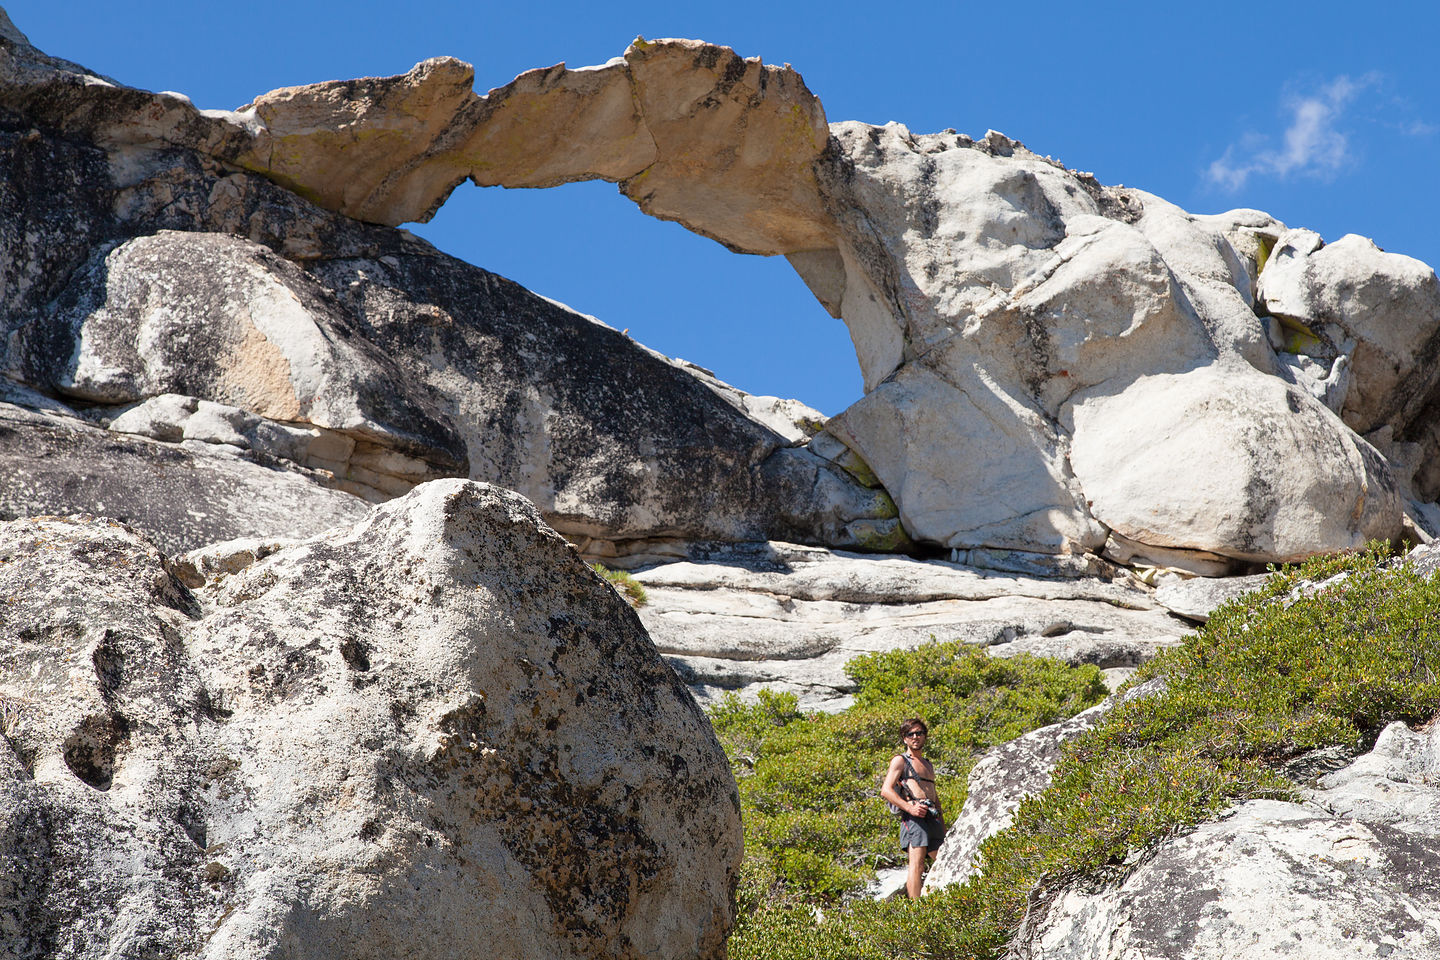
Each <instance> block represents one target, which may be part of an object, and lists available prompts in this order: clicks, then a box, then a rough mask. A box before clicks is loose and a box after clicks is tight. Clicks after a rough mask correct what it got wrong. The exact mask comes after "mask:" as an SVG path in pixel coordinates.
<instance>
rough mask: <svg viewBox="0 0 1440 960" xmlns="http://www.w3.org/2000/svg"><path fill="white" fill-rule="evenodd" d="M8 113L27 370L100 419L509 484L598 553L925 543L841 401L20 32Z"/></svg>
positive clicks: (21, 451) (16, 327)
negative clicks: (435, 228)
mask: <svg viewBox="0 0 1440 960" xmlns="http://www.w3.org/2000/svg"><path fill="white" fill-rule="evenodd" d="M737 62H738V61H737ZM442 72H443V71H442ZM767 75H768V74H767ZM426 76H429V74H426ZM436 76H438V74H436ZM757 82H758V81H757ZM767 82H768V81H767ZM776 89H777V90H778V88H776ZM737 95H738V94H737ZM297 96H298V94H297ZM282 99H283V98H282ZM290 99H291V100H294V99H295V98H294V97H292V98H290ZM301 99H303V97H302V98H301ZM382 99H383V98H382ZM287 102H289V101H287ZM296 102H298V101H296ZM386 102H389V101H386ZM407 102H408V101H407ZM277 109H279V108H277ZM287 109H288V108H287ZM282 112H283V111H282ZM0 114H3V116H4V117H6V118H8V119H6V121H5V123H4V124H0V195H3V197H4V198H5V209H6V211H7V213H6V217H5V218H4V221H3V223H0V253H3V256H0V270H4V271H8V272H6V273H5V274H4V279H3V282H0V369H3V372H4V373H5V375H6V376H8V377H9V378H10V379H12V380H15V381H17V382H19V383H22V384H25V385H28V386H29V387H30V388H33V389H34V390H38V391H40V392H41V394H43V395H44V396H47V397H50V398H61V399H62V400H63V401H64V402H66V403H68V404H73V405H77V406H83V407H84V408H85V411H84V412H85V414H86V416H87V418H89V419H91V420H92V421H93V422H95V423H97V424H99V425H102V426H107V427H108V428H109V429H110V430H112V431H114V432H117V433H129V434H137V435H140V436H146V437H150V438H151V439H155V440H160V441H162V442H165V443H181V442H184V441H186V440H188V439H197V438H198V439H201V440H204V441H207V442H211V443H216V444H223V445H229V446H232V447H236V448H238V449H241V450H246V451H249V452H250V453H251V454H253V455H254V456H256V457H260V458H266V462H267V463H268V464H269V465H271V466H274V467H276V468H277V469H283V470H288V471H290V472H291V473H293V474H295V476H297V477H303V478H305V480H306V481H307V482H311V483H319V484H323V485H325V486H329V487H332V488H335V489H339V490H343V491H346V492H348V493H351V494H354V495H356V496H357V497H360V498H363V499H366V500H370V501H372V502H379V501H383V500H386V499H388V498H390V497H393V496H397V495H399V494H402V493H404V492H405V491H407V490H409V489H410V488H412V487H413V486H414V485H415V484H417V483H420V482H423V481H425V480H429V479H434V478H437V477H444V476H457V475H458V476H469V477H471V478H474V479H481V480H486V481H493V482H496V483H500V484H503V485H505V486H508V487H510V488H513V489H516V490H518V491H520V492H522V493H524V494H525V495H526V496H528V497H530V498H531V499H532V500H534V501H535V502H536V504H537V505H539V507H540V508H541V510H542V512H543V513H544V515H545V516H546V517H547V519H548V520H550V521H551V522H552V523H553V524H554V525H556V526H557V527H558V528H560V529H561V530H562V531H563V532H565V533H567V534H569V535H571V536H572V537H575V538H589V539H590V541H593V543H592V545H593V547H594V549H593V550H592V552H593V553H595V554H597V555H605V554H610V555H614V554H623V553H626V552H628V551H629V550H630V549H632V545H633V543H634V542H635V541H647V540H654V539H657V538H670V539H676V538H678V539H697V538H714V539H726V540H755V539H766V538H771V537H780V538H785V539H791V540H800V541H805V542H818V543H826V544H832V545H838V546H845V547H866V548H871V549H896V548H904V547H905V546H906V545H908V543H909V541H908V539H907V537H906V535H905V531H904V530H903V528H902V527H901V526H900V523H899V521H898V519H897V514H896V508H895V506H894V504H893V502H892V501H891V500H890V498H889V497H888V496H887V495H886V493H885V491H884V490H883V489H878V484H877V483H876V481H874V480H873V479H872V478H868V477H867V478H865V479H864V481H863V482H862V480H861V479H857V478H856V475H855V472H859V473H860V474H861V475H862V476H863V470H860V469H859V467H858V466H856V465H855V464H853V463H851V462H850V461H852V460H853V456H850V457H848V458H846V455H847V454H848V451H845V450H844V449H843V448H839V446H838V445H836V447H837V449H834V450H832V451H831V455H832V456H838V457H842V458H843V459H846V462H845V463H844V464H839V463H835V462H832V458H831V456H824V455H820V454H817V453H816V452H815V451H813V450H811V449H808V448H807V447H806V446H805V444H806V441H807V440H808V438H809V437H810V435H811V434H813V433H814V432H815V430H816V429H817V428H818V426H819V423H820V421H821V420H822V419H823V418H822V417H821V416H820V415H819V414H818V413H816V412H815V411H813V410H809V409H808V408H804V407H803V406H802V405H799V404H795V403H794V402H793V401H778V400H775V399H774V398H757V397H750V396H748V395H746V394H743V393H742V392H740V391H738V390H735V389H734V388H732V387H729V386H728V385H725V384H722V383H721V382H719V381H718V380H716V379H715V378H714V377H713V376H711V375H709V374H708V373H706V372H705V371H702V370H700V369H699V368H696V367H693V366H690V365H686V364H681V363H678V362H675V361H671V360H669V359H668V358H665V357H662V356H660V355H658V354H655V353H654V352H653V351H649V350H646V349H645V348H644V347H642V346H640V345H639V344H636V343H635V342H634V341H632V340H630V339H628V338H627V337H625V336H624V335H623V334H621V333H620V332H618V331H616V330H614V329H612V328H610V327H608V326H606V325H604V324H602V323H600V322H598V321H596V320H594V319H593V318H589V317H584V316H581V315H579V314H576V313H574V312H573V311H570V310H568V309H566V308H564V307H562V306H560V305H558V304H555V303H553V302H551V301H549V300H546V299H544V298H543V297H538V296H536V295H534V294H531V293H529V292H528V291H526V290H524V289H522V288H520V287H518V286H516V285H514V284H512V283H509V282H508V281H505V280H502V279H501V278H499V277H496V276H494V275H493V274H489V273H486V272H485V271H483V270H480V269H478V268H476V267H472V266H469V265H467V264H463V263H461V262H460V261H457V260H454V259H453V258H449V257H446V256H444V255H442V254H440V253H438V252H437V251H435V250H434V249H433V248H431V247H430V246H429V245H428V244H425V243H423V242H421V241H419V240H417V239H415V238H414V237H411V236H409V235H408V234H406V233H404V232H403V231H395V230H390V229H387V228H382V227H375V226H369V225H365V224H362V223H358V222H356V221H354V220H352V219H349V218H347V217H345V216H341V215H337V214H334V213H329V212H326V211H324V210H322V209H320V208H318V207H315V206H314V205H312V204H311V203H309V202H308V201H306V200H304V199H302V198H301V197H299V196H297V195H295V194H294V193H291V192H289V191H287V190H284V189H281V188H280V187H277V186H276V185H274V184H273V183H271V182H269V181H267V180H264V179H262V178H260V177H257V176H254V175H251V174H247V173H243V172H236V171H235V170H234V168H233V167H224V166H222V165H220V164H219V163H218V162H217V161H216V160H215V159H214V156H216V155H218V153H217V151H218V152H219V153H223V151H221V150H220V148H219V147H218V146H217V144H220V143H222V142H229V140H228V139H227V138H232V137H235V136H242V138H243V137H249V136H250V133H247V132H245V131H248V130H250V129H251V127H253V123H251V121H248V120H247V121H245V122H244V123H241V124H240V126H238V127H237V126H234V124H236V123H238V122H239V121H237V120H236V119H235V117H234V116H232V115H226V114H211V113H202V112H198V111H195V110H194V108H193V107H191V106H190V105H189V104H188V102H186V101H184V100H183V99H177V98H176V97H174V96H171V95H161V94H148V93H145V92H144V91H137V90H131V89H129V88H124V87H119V86H117V85H115V84H113V83H112V82H110V81H106V80H104V79H102V78H98V77H95V76H93V75H90V74H87V73H85V72H84V71H83V70H82V69H81V68H79V67H76V66H74V65H73V64H66V63H64V62H63V61H57V60H54V59H52V58H48V57H45V56H44V55H43V54H40V53H39V52H38V51H35V50H34V49H33V48H30V47H28V46H25V45H22V44H20V43H18V42H15V41H14V39H13V38H9V39H5V40H0ZM227 124H228V125H229V126H227ZM245 124H250V126H246V125H245ZM232 127H233V129H232ZM217 131H218V132H217ZM226 131H228V132H226ZM237 131H239V132H237ZM757 135H758V134H757ZM322 139H323V138H322ZM245 142H247V143H248V142H249V141H248V140H246V141H245ZM275 155H276V156H277V157H278V156H280V154H279V153H276V154H275ZM757 162H758V161H757ZM16 402H20V403H25V404H29V403H31V402H33V395H32V400H31V401H26V400H20V401H16ZM15 444H16V445H15V446H14V447H13V452H11V453H9V454H7V457H8V458H9V459H10V460H11V461H12V462H14V463H16V464H17V465H21V464H26V466H24V468H23V470H28V469H30V467H29V466H28V461H27V460H26V456H27V454H26V453H25V447H24V444H23V442H22V441H21V440H20V439H19V438H16V440H15ZM35 469H43V468H41V467H36V468H35ZM23 470H22V471H21V472H23ZM867 484H868V485H867ZM71 506H73V507H81V508H84V509H91V510H94V509H96V507H95V506H94V505H93V504H83V503H82V504H71ZM132 516H133V518H134V520H135V521H136V522H142V520H143V519H144V518H142V517H141V516H140V515H138V514H132ZM150 519H155V518H153V517H152V518H150ZM145 522H148V521H145ZM152 532H153V533H155V534H156V535H157V536H159V537H161V538H162V540H164V541H165V543H166V545H167V546H172V547H174V546H184V547H194V546H199V545H200V544H201V543H203V542H205V540H204V539H198V540H197V539H194V538H192V537H191V536H190V533H189V532H188V531H186V530H182V529H172V528H156V529H153V530H152ZM310 532H314V528H307V529H305V530H303V531H300V530H295V531H286V530H283V529H281V530H277V529H274V528H273V527H255V528H251V529H245V528H243V527H240V526H239V525H238V524H237V527H236V528H235V529H229V530H224V531H215V533H216V534H217V535H219V536H221V537H225V538H228V537H233V536H238V535H244V534H252V535H273V534H287V533H290V534H294V533H310Z"/></svg>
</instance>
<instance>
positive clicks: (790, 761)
mask: <svg viewBox="0 0 1440 960" xmlns="http://www.w3.org/2000/svg"><path fill="white" fill-rule="evenodd" d="M846 669H847V671H848V672H849V674H850V676H851V678H852V679H853V680H854V681H855V683H856V685H857V687H858V692H857V693H856V696H855V704H854V706H852V707H851V708H849V709H848V710H846V711H844V712H842V713H838V714H821V713H808V714H807V713H802V712H801V711H800V710H798V709H797V706H796V698H795V696H794V694H775V693H770V692H768V691H762V692H761V694H760V697H759V702H758V703H755V704H744V703H741V702H740V700H739V699H738V698H736V697H735V696H734V695H730V696H728V697H726V698H725V699H724V700H722V701H721V703H720V704H719V705H717V706H716V707H714V708H713V709H712V710H711V716H710V718H711V722H712V723H713V724H714V726H715V730H716V733H717V734H718V735H719V737H720V741H721V743H723V744H724V745H725V749H726V752H727V754H728V755H729V757H730V759H731V765H732V768H733V769H734V772H735V778H736V781H737V782H738V783H739V786H740V802H741V811H742V817H743V820H744V824H745V847H746V861H745V867H744V870H743V873H742V882H741V886H740V891H739V894H738V897H739V901H740V908H741V913H742V915H748V914H749V913H752V912H754V911H757V910H765V911H773V910H774V909H775V908H777V907H786V908H794V909H796V910H799V911H801V913H803V914H804V915H806V916H808V915H809V911H810V910H811V909H812V908H814V907H817V906H818V907H822V908H826V907H831V906H834V905H836V904H839V903H841V902H843V901H844V900H845V899H846V898H848V897H853V896H854V895H855V894H857V893H858V892H860V891H861V890H862V889H863V888H864V886H865V885H866V884H867V883H868V882H869V881H870V880H872V879H873V878H874V876H875V870H876V868H877V867H882V866H896V865H900V864H902V863H903V862H904V860H903V857H902V852H901V850H900V847H899V841H898V833H897V823H896V820H895V818H894V817H893V816H892V815H891V814H889V813H888V811H887V810H886V808H885V805H884V802H883V801H882V800H881V799H880V797H879V793H878V791H879V786H880V782H881V780H882V779H883V778H884V774H885V770H886V767H887V765H888V764H889V761H890V758H891V757H893V756H894V755H895V754H896V753H897V752H899V746H898V744H897V738H898V731H899V727H900V724H901V723H902V722H904V721H905V720H906V719H908V718H910V717H912V716H917V715H919V716H922V717H924V718H925V720H926V722H927V723H928V724H929V726H930V738H929V742H928V744H927V747H926V756H927V757H928V758H929V759H930V760H931V761H932V762H933V763H934V764H935V770H936V780H937V786H938V788H939V792H940V800H941V805H942V806H943V807H944V809H945V810H946V812H947V814H948V815H949V816H951V817H952V818H953V817H954V815H955V814H957V813H958V812H959V810H960V807H961V805H962V804H963V803H964V800H965V778H966V776H967V774H968V773H969V772H970V767H971V766H972V765H973V764H974V761H975V759H976V758H977V757H978V755H979V753H980V752H982V751H983V750H985V749H986V748H987V747H990V746H993V745H995V744H997V743H1002V742H1004V741H1005V740H1008V739H1010V738H1012V737H1014V736H1016V735H1017V734H1019V733H1023V732H1024V731H1026V730H1030V729H1033V728H1034V727H1038V726H1044V725H1045V724H1048V723H1053V722H1055V721H1056V720H1060V719H1063V718H1065V717H1068V716H1071V715H1073V714H1075V713H1078V712H1079V711H1080V710H1083V709H1085V708H1086V707H1088V706H1091V705H1092V704H1095V703H1098V702H1099V701H1100V700H1101V699H1102V698H1103V697H1104V695H1105V692H1106V691H1105V684H1104V679H1103V675H1102V674H1101V672H1100V671H1099V670H1098V669H1096V668H1095V667H1088V666H1087V667H1068V666H1066V665H1065V664H1063V663H1060V662H1058V661H1052V660H1044V659H1039V658H1035V657H1023V656H1022V657H1015V658H1013V659H1000V658H992V657H990V656H988V655H986V653H985V652H984V651H983V650H982V649H978V648H976V647H973V646H971V645H967V644H962V643H930V644H927V645H925V646H922V647H921V648H920V649H918V650H914V651H900V652H895V653H880V654H871V655H868V656H864V657H860V658H858V659H856V660H853V661H851V663H850V664H849V665H848V666H847V668H846ZM733 949H735V945H734V941H733V940H732V950H733ZM742 949H743V948H742Z"/></svg>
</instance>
